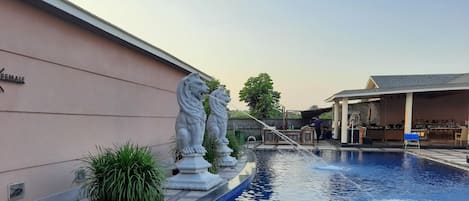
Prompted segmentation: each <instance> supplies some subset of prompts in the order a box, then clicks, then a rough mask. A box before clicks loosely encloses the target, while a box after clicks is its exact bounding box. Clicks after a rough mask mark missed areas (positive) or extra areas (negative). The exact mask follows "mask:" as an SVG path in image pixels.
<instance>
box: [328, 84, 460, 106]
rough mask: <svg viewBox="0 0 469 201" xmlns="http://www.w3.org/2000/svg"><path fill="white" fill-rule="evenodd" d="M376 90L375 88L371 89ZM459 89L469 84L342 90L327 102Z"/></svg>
mask: <svg viewBox="0 0 469 201" xmlns="http://www.w3.org/2000/svg"><path fill="white" fill-rule="evenodd" d="M371 90H374V89H371ZM457 90H469V84H465V86H441V87H431V88H430V87H429V88H409V89H382V90H378V91H370V89H364V90H356V92H354V93H350V94H341V93H343V92H347V91H342V92H340V93H338V94H335V95H333V96H331V97H329V98H327V99H326V101H327V102H332V101H334V100H336V99H339V98H348V99H349V100H353V99H363V98H373V97H378V96H380V95H390V94H405V93H419V92H436V91H457Z"/></svg>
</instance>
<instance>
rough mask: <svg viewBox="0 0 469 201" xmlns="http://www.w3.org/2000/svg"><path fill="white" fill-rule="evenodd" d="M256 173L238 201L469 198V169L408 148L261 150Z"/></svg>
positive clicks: (257, 154)
mask: <svg viewBox="0 0 469 201" xmlns="http://www.w3.org/2000/svg"><path fill="white" fill-rule="evenodd" d="M256 156H257V160H258V164H257V165H258V168H257V174H256V176H255V178H254V180H253V181H252V183H251V184H250V186H249V188H248V189H246V190H245V191H244V192H243V193H242V194H241V195H240V196H239V197H238V198H236V200H240V201H247V200H281V201H283V200H298V201H299V200H305V201H306V200H308V201H311V200H321V201H322V200H333V201H336V200H337V201H342V200H343V201H349V200H352V201H368V200H370V201H372V200H377V201H378V200H383V201H385V200H386V201H391V200H392V201H397V200H404V201H414V200H415V201H417V200H418V201H437V200H438V201H446V200H448V201H449V200H451V201H459V200H469V173H468V172H466V171H463V170H459V169H456V168H453V167H449V166H446V165H443V164H440V163H436V162H433V161H430V160H426V159H421V158H418V157H416V156H413V155H410V154H405V153H392V152H388V153H383V152H358V151H327V150H326V151H321V153H320V157H321V158H322V159H321V160H325V161H326V162H327V165H317V164H319V163H318V162H315V160H313V158H308V157H302V156H300V155H299V154H298V153H296V152H290V151H282V152H278V151H256Z"/></svg>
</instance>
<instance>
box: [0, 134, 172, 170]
mask: <svg viewBox="0 0 469 201" xmlns="http://www.w3.org/2000/svg"><path fill="white" fill-rule="evenodd" d="M171 144H174V142H173V141H168V142H165V143H159V144H153V145H148V146H145V147H148V148H150V149H153V148H155V147H159V146H165V145H171ZM84 159H86V157H83V158H74V159H69V160H62V161H56V162H50V163H44V164H39V165H31V166H27V167H21V168H15V169H9V170H2V171H0V175H1V174H5V173H10V172H16V171H22V170H28V169H33V168H39V167H45V166H51V165H58V164H64V163H71V162H83V160H84Z"/></svg>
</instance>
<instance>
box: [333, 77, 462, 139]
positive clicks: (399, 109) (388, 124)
mask: <svg viewBox="0 0 469 201" xmlns="http://www.w3.org/2000/svg"><path fill="white" fill-rule="evenodd" d="M351 100H359V101H360V102H359V103H357V104H354V105H353V106H349V101H351ZM327 101H329V102H334V112H333V113H334V115H333V116H334V120H333V127H334V131H333V133H334V138H335V139H341V142H342V143H344V144H346V143H351V142H353V141H352V140H351V139H350V135H349V134H348V130H349V129H350V126H351V123H352V122H353V123H355V125H359V126H363V127H367V131H366V135H367V137H370V138H373V139H375V140H383V141H387V140H397V141H402V139H403V135H404V133H410V132H418V133H419V134H420V135H421V137H422V138H423V139H426V140H429V141H432V140H433V141H437V140H446V141H450V142H451V141H452V140H454V139H455V137H454V134H455V133H457V132H460V130H461V128H462V127H467V126H468V119H469V73H465V74H433V75H389V76H371V77H370V79H369V80H368V82H367V85H366V88H365V89H358V90H344V91H341V92H338V93H336V94H334V95H333V96H331V97H330V98H328V99H327ZM350 110H352V112H351V111H350ZM339 113H341V114H339ZM351 117H353V118H354V121H350V118H351ZM340 122H345V123H340ZM339 124H340V126H339Z"/></svg>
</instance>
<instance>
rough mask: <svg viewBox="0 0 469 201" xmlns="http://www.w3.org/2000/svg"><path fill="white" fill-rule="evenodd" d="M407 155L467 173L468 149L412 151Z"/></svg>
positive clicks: (468, 165)
mask: <svg viewBox="0 0 469 201" xmlns="http://www.w3.org/2000/svg"><path fill="white" fill-rule="evenodd" d="M408 153H410V154H414V155H416V156H419V157H422V158H426V159H429V160H432V161H436V162H440V163H443V164H446V165H450V166H453V167H457V168H460V169H463V170H466V171H469V163H467V162H466V156H468V155H469V150H468V149H420V150H418V149H412V150H409V151H408Z"/></svg>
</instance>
